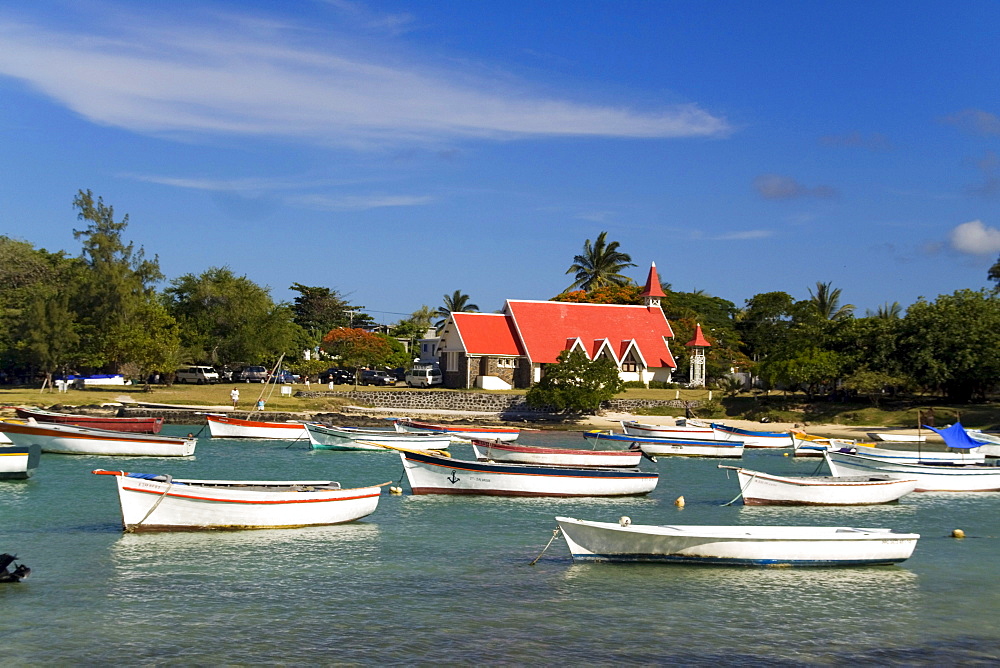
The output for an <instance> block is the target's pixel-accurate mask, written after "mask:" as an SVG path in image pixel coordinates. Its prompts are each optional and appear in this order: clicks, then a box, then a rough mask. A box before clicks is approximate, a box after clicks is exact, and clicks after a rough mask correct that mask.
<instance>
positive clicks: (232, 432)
mask: <svg viewBox="0 0 1000 668" xmlns="http://www.w3.org/2000/svg"><path fill="white" fill-rule="evenodd" d="M205 419H206V420H208V431H209V433H211V434H212V438H262V439H271V440H278V441H281V440H297V439H302V440H305V441H308V440H309V434H307V433H306V426H305V425H304V424H302V423H301V422H267V421H265V420H241V419H240V418H235V417H229V416H228V415H218V414H215V413H209V414H207V415H206V416H205Z"/></svg>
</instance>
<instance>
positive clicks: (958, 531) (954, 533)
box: [951, 529, 965, 538]
mask: <svg viewBox="0 0 1000 668" xmlns="http://www.w3.org/2000/svg"><path fill="white" fill-rule="evenodd" d="M951 537H952V538H965V532H964V531H962V530H961V529H955V530H954V531H952V532H951Z"/></svg>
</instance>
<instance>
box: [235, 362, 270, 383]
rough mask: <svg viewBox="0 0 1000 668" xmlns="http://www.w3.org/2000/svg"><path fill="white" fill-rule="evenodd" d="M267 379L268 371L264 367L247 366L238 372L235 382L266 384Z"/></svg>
mask: <svg viewBox="0 0 1000 668" xmlns="http://www.w3.org/2000/svg"><path fill="white" fill-rule="evenodd" d="M267 377H268V373H267V369H265V368H264V367H262V366H245V367H243V368H242V369H240V370H239V371H237V372H236V375H235V376H234V378H235V380H240V381H243V382H244V383H266V382H267Z"/></svg>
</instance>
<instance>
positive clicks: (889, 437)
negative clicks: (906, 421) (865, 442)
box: [868, 431, 927, 443]
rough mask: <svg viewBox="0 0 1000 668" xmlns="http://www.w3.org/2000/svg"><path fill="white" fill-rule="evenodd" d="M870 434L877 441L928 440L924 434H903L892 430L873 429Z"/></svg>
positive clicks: (907, 441)
mask: <svg viewBox="0 0 1000 668" xmlns="http://www.w3.org/2000/svg"><path fill="white" fill-rule="evenodd" d="M868 435H869V436H871V437H872V438H874V439H875V440H876V441H886V442H888V443H923V442H924V441H926V440H927V437H926V436H924V435H923V434H903V433H896V432H890V431H873V432H871V433H870V434H868Z"/></svg>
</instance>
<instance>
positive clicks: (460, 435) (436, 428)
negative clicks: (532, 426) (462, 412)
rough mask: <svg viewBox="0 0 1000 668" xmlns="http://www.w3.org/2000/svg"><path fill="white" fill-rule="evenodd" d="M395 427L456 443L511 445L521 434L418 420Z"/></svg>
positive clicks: (516, 430)
mask: <svg viewBox="0 0 1000 668" xmlns="http://www.w3.org/2000/svg"><path fill="white" fill-rule="evenodd" d="M393 426H394V427H395V428H396V430H397V431H411V432H416V433H432V434H447V435H448V436H449V437H450V438H451V439H452V440H454V441H461V442H465V441H472V440H480V441H488V440H494V441H502V442H504V443H510V442H511V441H516V440H517V437H518V436H519V435H520V434H521V430H520V429H513V428H508V427H478V428H477V427H453V426H449V425H443V424H432V423H430V422H420V421H418V420H396V421H395V422H393Z"/></svg>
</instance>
